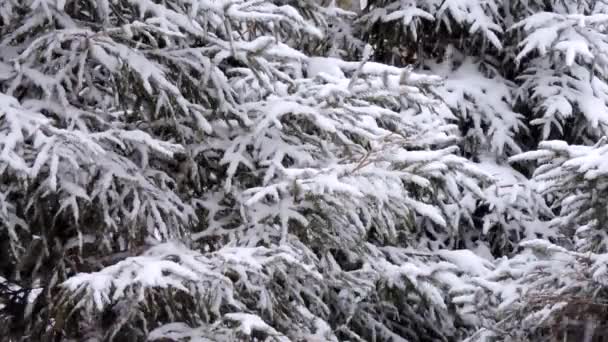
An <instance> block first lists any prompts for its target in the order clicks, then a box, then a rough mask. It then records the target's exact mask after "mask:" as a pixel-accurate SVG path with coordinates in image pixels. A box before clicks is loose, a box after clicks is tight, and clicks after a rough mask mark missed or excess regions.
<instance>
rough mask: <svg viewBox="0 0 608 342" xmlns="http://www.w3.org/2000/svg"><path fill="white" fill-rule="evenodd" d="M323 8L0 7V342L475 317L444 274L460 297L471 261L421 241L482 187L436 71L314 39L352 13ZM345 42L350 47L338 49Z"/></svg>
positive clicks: (351, 331) (384, 329) (309, 332)
mask: <svg viewBox="0 0 608 342" xmlns="http://www.w3.org/2000/svg"><path fill="white" fill-rule="evenodd" d="M332 6H333V5H330V6H329V8H330V9H327V8H325V7H323V6H321V5H319V4H315V3H304V2H302V3H300V2H289V3H280V2H269V1H258V0H247V1H240V0H239V1H225V2H213V1H209V2H203V1H187V0H170V1H162V2H158V1H152V0H110V1H69V0H67V1H56V0H53V1H24V2H9V3H5V4H3V6H2V7H1V14H2V15H1V17H2V23H3V25H2V28H0V30H1V31H0V51H2V52H1V53H0V72H1V73H0V91H1V92H2V94H1V97H0V100H1V101H0V118H1V121H0V131H1V132H2V134H1V135H0V151H2V152H1V154H0V158H1V159H0V177H1V178H0V180H1V182H0V191H1V194H2V195H1V197H0V198H1V201H0V208H1V209H2V210H0V215H1V216H0V217H1V220H0V222H1V224H2V225H1V227H2V230H1V233H0V234H2V242H3V247H5V248H3V249H2V253H3V254H2V258H1V259H2V278H1V280H2V283H1V284H0V292H1V295H2V297H1V298H2V302H1V305H2V308H1V310H2V313H1V314H0V316H1V317H2V319H3V321H4V322H5V323H6V324H3V326H2V328H1V329H3V330H2V333H3V335H4V336H11V337H10V338H12V339H15V340H31V339H39V340H46V339H58V340H132V341H137V340H146V339H148V340H162V339H172V340H188V339H201V340H214V339H215V340H217V339H220V340H234V339H238V338H241V337H244V336H250V337H253V338H259V339H270V340H272V339H274V340H294V341H295V340H302V339H304V340H311V339H313V338H318V339H321V340H347V339H348V340H371V339H381V340H390V339H393V340H410V341H424V340H429V339H441V340H448V339H461V338H463V337H464V336H466V333H467V332H468V331H470V330H472V329H474V328H475V326H476V324H478V323H476V322H475V320H473V319H471V318H470V317H468V316H467V315H469V316H470V312H473V311H474V310H472V309H471V305H474V304H473V303H471V302H470V301H466V300H465V301H463V300H460V301H459V302H457V298H456V292H453V291H451V289H453V288H456V287H457V290H458V291H460V292H467V291H470V290H471V287H474V283H472V282H471V285H467V284H469V282H470V279H472V278H473V277H474V276H478V275H479V274H478V272H479V270H478V269H476V268H471V267H468V266H467V265H466V262H463V260H462V258H461V257H460V258H459V257H458V256H460V255H461V254H450V253H451V251H449V250H444V251H443V252H441V253H438V252H437V251H435V250H436V249H437V248H440V247H453V246H455V245H456V244H457V243H458V241H459V240H461V235H462V234H461V232H460V229H459V222H460V220H462V219H469V220H472V218H471V216H472V212H470V210H469V207H467V206H466V205H465V203H464V202H462V201H461V200H462V199H463V198H464V197H465V196H468V197H467V198H469V199H470V200H473V201H474V200H476V199H477V198H478V197H479V198H483V196H484V193H483V191H482V188H481V187H480V186H481V185H483V184H486V183H491V181H492V180H491V178H490V177H489V176H488V175H486V174H485V173H484V172H483V171H481V170H480V169H479V168H478V167H476V165H475V164H474V163H472V162H470V161H468V160H467V159H466V158H464V157H461V156H458V155H457V154H456V153H457V150H458V147H457V146H456V145H457V143H458V142H459V137H458V135H457V131H458V129H457V126H456V125H454V124H450V123H449V122H447V121H446V118H447V117H448V116H450V115H451V114H450V113H449V112H448V111H446V108H445V107H444V106H443V105H442V104H441V103H440V102H438V100H437V97H436V96H435V95H433V90H432V89H433V88H436V87H438V86H440V84H441V78H439V77H437V76H433V75H427V74H421V73H414V72H412V71H411V70H409V69H400V68H397V67H390V66H386V65H382V64H378V63H373V62H367V59H368V58H369V54H370V52H369V48H368V49H367V50H363V49H362V47H360V46H359V47H352V46H349V45H348V44H346V42H345V41H344V40H343V39H342V40H340V39H333V40H327V39H324V38H323V34H327V33H331V32H333V31H334V30H335V29H336V26H331V27H330V24H331V23H332V22H338V23H340V25H344V23H345V21H344V20H345V19H344V18H343V17H346V16H348V15H350V14H349V13H342V12H340V11H338V10H336V9H335V6H333V7H332ZM331 8H334V9H333V10H331ZM344 34H345V35H346V36H348V35H350V34H351V33H348V32H346V33H344ZM356 49H359V50H358V51H359V52H358V53H359V54H361V55H362V58H363V60H362V61H358V60H355V61H344V60H342V59H339V58H336V57H338V56H345V55H346V54H345V53H344V51H351V50H352V51H354V50H356ZM314 53H322V54H325V55H329V56H332V57H324V56H314V55H312V54H314ZM353 55H355V54H354V53H353ZM346 56H347V57H348V55H346ZM471 194H474V197H471V196H472V195H471ZM429 248H430V249H433V251H429V252H428V253H426V254H425V253H424V252H420V251H419V249H429ZM481 264H482V263H481ZM483 267H489V266H487V265H486V266H483ZM467 317H468V318H467Z"/></svg>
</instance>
